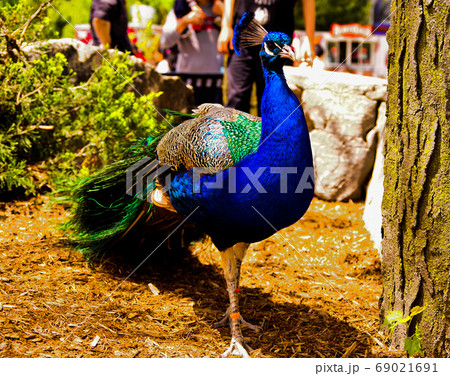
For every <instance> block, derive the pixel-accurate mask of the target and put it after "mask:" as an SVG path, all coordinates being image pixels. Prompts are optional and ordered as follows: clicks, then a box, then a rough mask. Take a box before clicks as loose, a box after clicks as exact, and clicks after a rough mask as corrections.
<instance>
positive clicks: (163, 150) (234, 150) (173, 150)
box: [157, 103, 261, 173]
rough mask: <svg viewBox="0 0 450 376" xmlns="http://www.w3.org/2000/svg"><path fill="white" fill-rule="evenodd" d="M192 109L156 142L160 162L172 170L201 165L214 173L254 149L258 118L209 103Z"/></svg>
mask: <svg viewBox="0 0 450 376" xmlns="http://www.w3.org/2000/svg"><path fill="white" fill-rule="evenodd" d="M194 113H195V114H196V115H197V117H195V118H193V119H189V120H187V121H185V122H183V123H181V124H180V125H179V126H177V127H176V128H174V129H172V130H171V131H170V132H168V133H167V134H166V135H165V136H164V137H163V138H162V139H161V141H160V142H159V144H158V147H157V155H158V159H159V161H160V163H161V164H169V165H171V166H172V168H173V169H174V170H176V171H182V170H189V169H191V168H193V167H204V168H209V169H210V171H211V172H212V173H214V172H219V171H221V170H224V169H226V168H228V167H231V166H234V165H236V163H238V162H239V161H241V160H242V159H243V158H244V157H245V156H247V155H249V154H252V153H254V152H255V151H256V150H257V149H258V144H259V140H260V138H261V118H259V117H257V116H253V115H250V114H247V113H245V112H242V111H238V110H235V109H232V108H227V107H223V106H221V105H218V104H210V103H206V104H202V105H201V106H199V107H198V108H197V109H196V110H194Z"/></svg>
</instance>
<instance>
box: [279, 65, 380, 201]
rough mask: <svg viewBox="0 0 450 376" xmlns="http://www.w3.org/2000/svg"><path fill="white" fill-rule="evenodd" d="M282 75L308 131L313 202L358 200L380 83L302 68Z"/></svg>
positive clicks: (368, 163)
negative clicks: (295, 98) (313, 173)
mask: <svg viewBox="0 0 450 376" xmlns="http://www.w3.org/2000/svg"><path fill="white" fill-rule="evenodd" d="M285 73H286V78H287V81H288V85H289V87H290V88H291V89H292V90H293V91H294V93H295V94H296V95H297V96H298V97H299V100H300V102H301V103H302V106H303V109H304V112H305V117H306V121H307V124H308V129H309V130H310V136H311V144H312V149H313V155H314V163H315V171H316V182H317V184H316V190H315V194H316V196H317V197H319V198H321V199H325V200H330V201H345V200H350V199H352V200H357V199H361V198H362V195H363V193H364V190H365V186H366V184H367V181H368V180H369V178H370V173H371V171H372V169H373V164H374V160H375V151H376V149H377V142H378V137H376V134H378V133H379V130H378V129H377V130H375V128H376V125H377V118H378V116H380V114H379V111H378V109H379V108H380V106H381V104H382V103H385V101H386V88H387V83H386V80H382V79H378V78H373V77H366V76H359V75H354V74H348V73H338V72H329V71H323V70H312V69H308V68H293V67H287V68H286V69H285Z"/></svg>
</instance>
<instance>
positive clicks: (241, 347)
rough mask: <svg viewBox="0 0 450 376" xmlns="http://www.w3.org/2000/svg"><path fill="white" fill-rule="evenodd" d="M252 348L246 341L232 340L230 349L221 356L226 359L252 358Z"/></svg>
mask: <svg viewBox="0 0 450 376" xmlns="http://www.w3.org/2000/svg"><path fill="white" fill-rule="evenodd" d="M252 351H253V350H252V348H251V347H250V346H249V345H247V344H246V343H245V340H243V339H242V340H240V341H239V340H237V339H236V338H234V337H233V338H231V343H230V347H229V348H228V350H227V351H225V352H224V353H223V354H221V355H220V357H221V358H226V357H227V356H229V355H237V356H241V357H243V358H250V355H249V354H250V353H251V352H252Z"/></svg>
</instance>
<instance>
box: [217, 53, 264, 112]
mask: <svg viewBox="0 0 450 376" xmlns="http://www.w3.org/2000/svg"><path fill="white" fill-rule="evenodd" d="M259 51H260V47H252V48H244V49H242V50H241V53H240V54H239V55H237V54H236V53H234V52H232V53H231V55H230V57H229V58H228V65H227V82H228V95H227V99H228V102H227V104H226V107H231V108H235V109H237V110H240V111H245V112H250V96H251V94H252V87H253V83H254V82H256V96H257V98H258V114H259V113H260V112H261V98H262V94H263V92H264V77H263V74H262V68H261V58H260V57H259Z"/></svg>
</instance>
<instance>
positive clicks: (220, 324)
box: [212, 243, 262, 332]
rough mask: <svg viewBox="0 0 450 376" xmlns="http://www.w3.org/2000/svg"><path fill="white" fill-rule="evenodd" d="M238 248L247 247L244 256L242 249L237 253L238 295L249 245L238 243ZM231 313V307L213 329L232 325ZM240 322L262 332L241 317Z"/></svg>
mask: <svg viewBox="0 0 450 376" xmlns="http://www.w3.org/2000/svg"><path fill="white" fill-rule="evenodd" d="M240 245H241V246H240ZM238 246H240V247H244V246H245V249H244V251H243V254H242V248H241V249H240V252H235V255H236V269H237V278H236V289H235V291H236V293H239V280H240V278H241V265H242V260H243V258H244V256H245V253H246V251H247V248H248V244H246V243H238V244H236V245H235V248H236V247H238ZM241 255H242V257H239V256H241ZM230 313H231V305H230V306H229V307H228V308H227V310H226V312H225V313H224V315H223V319H222V320H220V321H217V322H215V323H213V324H212V327H213V328H222V327H224V326H227V325H229V324H230ZM239 322H240V323H241V325H245V326H246V327H247V328H248V329H251V330H255V331H257V332H259V331H261V330H262V327H261V326H259V325H254V324H251V323H249V322H247V321H245V320H244V318H243V317H242V316H239Z"/></svg>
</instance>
